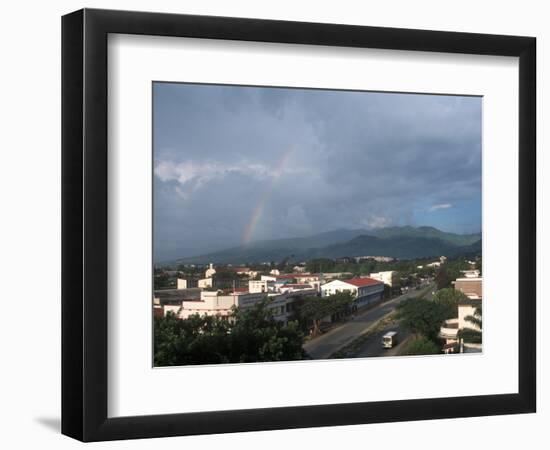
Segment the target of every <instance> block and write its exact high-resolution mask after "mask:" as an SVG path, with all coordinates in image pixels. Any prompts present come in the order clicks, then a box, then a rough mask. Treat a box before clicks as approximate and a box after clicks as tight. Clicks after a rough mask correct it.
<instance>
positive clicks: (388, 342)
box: [382, 331, 397, 348]
mask: <svg viewBox="0 0 550 450" xmlns="http://www.w3.org/2000/svg"><path fill="white" fill-rule="evenodd" d="M396 343H397V331H388V332H387V333H386V334H385V335H384V336H383V337H382V347H384V348H392V347H393V346H394V345H395V344H396Z"/></svg>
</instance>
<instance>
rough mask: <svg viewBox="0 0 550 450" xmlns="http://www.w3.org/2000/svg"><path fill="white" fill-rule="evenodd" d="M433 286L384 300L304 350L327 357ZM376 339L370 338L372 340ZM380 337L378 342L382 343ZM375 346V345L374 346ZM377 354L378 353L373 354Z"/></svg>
mask: <svg viewBox="0 0 550 450" xmlns="http://www.w3.org/2000/svg"><path fill="white" fill-rule="evenodd" d="M432 288H433V286H432V285H430V286H428V287H426V288H424V289H422V290H420V291H416V290H413V291H410V292H407V293H406V294H403V295H401V296H399V297H395V298H394V299H391V300H388V301H386V302H382V303H380V304H379V305H377V306H374V307H373V308H371V309H368V310H366V311H363V312H359V313H358V314H357V315H356V316H355V318H353V319H350V320H349V321H347V322H344V323H343V324H341V325H339V326H336V327H335V328H333V329H331V330H329V331H328V332H326V333H325V334H322V335H321V336H318V337H316V338H314V339H311V340H310V341H308V342H306V343H305V344H304V350H305V351H306V352H308V354H309V355H310V356H311V358H313V359H326V358H328V357H330V355H332V354H333V353H335V352H336V351H337V350H339V349H341V348H342V347H344V346H345V345H347V344H349V343H350V342H352V341H353V340H354V339H356V338H357V337H359V336H360V335H362V334H363V333H365V332H366V331H367V330H368V329H369V328H370V327H371V326H373V325H374V324H375V323H376V322H378V321H379V320H380V319H382V318H383V317H384V316H386V315H387V314H389V313H391V312H392V311H393V310H394V309H395V308H396V307H397V305H399V303H400V302H402V301H403V300H405V299H406V298H410V297H416V296H421V295H424V294H425V293H426V292H429V291H430V290H431V289H432ZM371 341H372V342H374V339H369V343H370V342H371ZM379 341H380V340H379V339H378V340H377V341H376V342H377V343H378V344H380V342H379ZM373 348H374V347H373ZM373 356H376V355H373Z"/></svg>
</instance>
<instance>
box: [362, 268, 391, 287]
mask: <svg viewBox="0 0 550 450" xmlns="http://www.w3.org/2000/svg"><path fill="white" fill-rule="evenodd" d="M396 273H397V272H396V271H395V270H387V271H385V272H375V273H371V274H370V275H369V277H370V278H372V279H373V280H378V281H381V282H382V283H384V284H387V285H388V286H390V287H392V286H393V285H394V277H395V274H396Z"/></svg>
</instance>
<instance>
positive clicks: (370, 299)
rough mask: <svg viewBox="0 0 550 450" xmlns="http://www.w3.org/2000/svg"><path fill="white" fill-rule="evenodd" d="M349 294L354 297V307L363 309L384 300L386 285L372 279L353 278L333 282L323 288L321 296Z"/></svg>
mask: <svg viewBox="0 0 550 450" xmlns="http://www.w3.org/2000/svg"><path fill="white" fill-rule="evenodd" d="M340 292H349V293H351V295H352V296H353V297H354V302H353V306H354V307H355V308H361V307H364V306H368V305H371V304H374V303H377V302H379V301H381V300H382V297H383V295H384V283H382V282H381V281H378V280H373V279H372V278H351V279H349V280H333V281H329V282H328V283H325V284H323V285H322V286H321V295H322V296H323V297H328V296H329V295H333V294H338V293H340Z"/></svg>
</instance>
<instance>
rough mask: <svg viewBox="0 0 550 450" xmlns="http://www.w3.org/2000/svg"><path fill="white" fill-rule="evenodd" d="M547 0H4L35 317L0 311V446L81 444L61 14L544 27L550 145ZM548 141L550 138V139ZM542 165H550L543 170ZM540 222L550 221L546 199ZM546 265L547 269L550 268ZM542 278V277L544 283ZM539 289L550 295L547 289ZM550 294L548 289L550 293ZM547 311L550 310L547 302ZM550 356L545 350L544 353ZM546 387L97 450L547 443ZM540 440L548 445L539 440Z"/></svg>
mask: <svg viewBox="0 0 550 450" xmlns="http://www.w3.org/2000/svg"><path fill="white" fill-rule="evenodd" d="M545 3H546V2H541V1H532V0H525V1H523V2H518V1H513V2H509V1H485V2H479V1H470V0H463V1H461V2H459V3H449V2H441V1H439V0H433V1H432V0H430V1H422V0H417V1H414V2H411V1H408V0H394V1H392V2H380V1H364V2H357V1H352V0H341V1H339V2H334V1H319V0H317V1H302V2H297V1H295V0H288V1H285V0H277V1H273V0H271V1H265V2H258V1H254V0H249V1H247V0H232V1H230V2H228V1H224V0H201V1H198V0H188V1H186V2H174V1H168V0H157V1H155V2H151V1H143V0H132V1H130V0H111V1H109V2H107V1H97V0H88V1H86V2H80V1H68V0H64V1H57V2H38V1H20V2H6V3H5V4H4V5H3V10H2V16H1V17H2V18H1V26H0V33H1V39H0V45H1V46H2V48H1V54H2V70H1V71H0V77H1V78H2V83H1V84H0V86H1V89H2V108H0V114H1V116H2V117H1V119H2V120H1V121H0V123H1V124H2V133H0V139H1V146H0V148H1V149H2V152H1V157H2V163H1V164H0V183H2V186H1V187H2V189H0V195H1V196H2V198H1V204H2V206H3V209H2V212H3V217H7V218H9V220H3V221H2V225H1V227H2V233H0V236H1V239H2V241H1V244H2V245H1V247H0V248H1V249H2V258H1V259H0V264H1V270H0V273H2V274H5V275H6V277H5V278H3V285H2V288H3V294H4V296H3V298H4V299H8V298H10V299H20V300H21V301H27V302H32V304H33V308H32V314H27V315H25V316H15V317H14V316H11V315H7V314H3V315H1V316H0V320H1V322H0V333H1V335H0V338H1V342H2V356H3V358H2V362H3V364H2V369H3V370H2V372H1V378H2V382H1V383H0V398H1V399H2V407H1V409H0V411H1V412H0V414H1V422H0V423H2V424H4V426H3V427H2V433H1V435H0V443H1V444H2V446H3V447H5V448H31V447H33V446H38V445H40V446H41V447H45V448H59V449H65V448H76V447H80V444H78V443H77V442H76V441H73V440H70V439H69V438H65V437H62V436H61V435H59V434H58V428H59V416H60V406H59V405H60V348H59V344H60V278H59V277H60V250H59V246H60V231H59V230H60V189H61V187H60V151H59V148H60V16H61V15H62V14H64V13H67V12H70V11H72V10H75V9H78V8H80V7H82V6H87V7H95V8H102V7H106V8H116V9H140V10H156V11H166V12H180V13H191V14H212V15H225V16H249V17H260V18H277V19H288V20H307V21H320V22H338V23H356V24H363V25H378V26H396V27H409V28H423V29H440V30H458V31H472V32H483V33H502V34H519V35H534V36H537V37H538V38H539V41H538V57H539V59H538V71H539V72H538V82H539V98H538V111H539V116H538V120H539V139H538V144H539V149H542V148H544V147H545V145H544V144H545V143H546V144H548V137H549V131H548V128H546V129H544V128H543V126H542V125H543V124H544V123H545V122H546V123H547V122H548V119H547V117H546V116H545V115H544V114H543V109H544V106H546V107H548V106H549V105H550V98H549V96H550V82H549V81H548V80H549V71H550V43H549V41H550V30H549V29H548V17H549V12H548V11H545V9H544V8H545ZM547 146H548V145H546V147H547ZM549 158H550V157H549V156H548V152H545V153H542V152H541V153H540V159H539V178H542V177H541V174H542V171H543V170H544V169H546V172H548V171H549V170H550V159H549ZM543 167H544V168H543ZM549 185H550V183H549V182H548V181H544V182H542V180H541V181H540V191H539V192H540V194H543V195H545V197H548V194H550V192H549ZM538 204H539V212H540V223H539V229H543V224H542V222H545V224H544V225H545V226H546V228H547V229H548V227H549V225H550V223H549V217H548V213H547V208H546V209H545V210H544V211H542V205H543V201H542V195H539V201H538ZM545 250H546V253H548V252H550V246H549V245H548V235H546V236H542V235H540V241H539V255H540V256H539V275H540V274H541V273H542V272H543V271H544V272H547V271H548V264H547V261H544V266H543V267H541V264H542V263H543V260H542V255H543V254H544V253H545ZM545 269H546V270H545ZM29 270H34V271H33V277H34V278H33V284H34V285H37V286H40V287H41V290H40V292H39V293H34V294H35V295H34V296H33V297H32V298H21V297H22V293H24V292H25V290H24V289H22V287H24V286H27V285H28V282H29V279H30V278H29V273H28V271H29ZM539 287H540V288H541V289H542V286H541V285H540V283H539ZM544 289H545V291H544V292H541V293H540V294H539V298H543V297H548V287H545V288H544ZM37 294H38V295H37ZM545 294H546V295H545ZM539 305H540V308H539V324H541V323H542V321H541V319H540V317H545V316H548V314H549V313H550V310H549V307H548V305H547V304H543V303H542V302H539ZM540 328H541V327H540V325H539V339H540V345H539V349H544V350H545V352H544V353H545V354H546V356H544V355H543V352H542V351H540V350H539V380H541V379H544V378H548V377H549V374H550V370H549V367H548V364H549V360H550V358H549V357H548V352H547V351H546V349H548V348H549V345H550V334H548V333H545V334H544V335H543V334H542V333H540ZM543 356H544V359H542V357H543ZM548 392H549V389H548V387H547V384H546V385H540V386H539V413H538V414H537V415H523V416H505V417H490V418H472V419H460V420H453V421H450V420H445V421H438V422H409V423H400V424H378V425H364V426H353V427H337V428H320V429H307V430H291V431H278V432H262V433H240V434H232V435H226V436H203V437H189V438H170V439H157V440H155V441H154V442H152V441H149V440H142V441H133V442H132V441H129V442H118V443H106V444H97V445H94V448H144V449H146V448H151V446H153V445H154V446H155V447H156V448H159V449H163V448H181V446H182V445H186V446H190V447H199V446H200V447H201V448H204V449H214V448H220V446H223V448H224V449H239V450H241V449H244V448H260V447H261V448H265V449H280V448H284V447H288V448H296V447H299V446H314V447H315V448H316V449H334V448H337V447H339V446H341V445H342V444H343V443H346V444H347V445H348V446H350V447H353V448H362V447H364V446H365V445H366V443H368V446H369V447H373V448H376V447H378V448H382V447H383V448H407V449H408V450H409V449H410V450H414V449H423V450H426V449H432V448H434V449H435V448H440V447H441V445H442V443H443V442H444V443H445V447H446V448H447V449H449V450H451V449H462V448H463V447H464V438H461V439H451V440H449V439H448V433H449V430H452V433H453V434H456V433H458V432H460V431H461V430H462V431H463V432H464V433H465V435H466V436H467V438H468V439H470V440H471V442H475V443H476V446H477V447H478V448H496V447H498V448H504V449H506V448H519V447H522V448H523V447H531V448H542V446H543V445H544V444H543V443H544V442H548V436H547V433H546V428H547V426H546V424H547V423H548V421H549V420H550V411H549V408H550V396H549V393H548ZM539 442H540V444H539V445H537V444H538V443H539Z"/></svg>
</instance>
